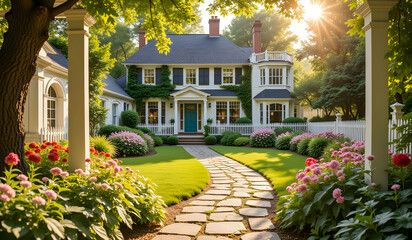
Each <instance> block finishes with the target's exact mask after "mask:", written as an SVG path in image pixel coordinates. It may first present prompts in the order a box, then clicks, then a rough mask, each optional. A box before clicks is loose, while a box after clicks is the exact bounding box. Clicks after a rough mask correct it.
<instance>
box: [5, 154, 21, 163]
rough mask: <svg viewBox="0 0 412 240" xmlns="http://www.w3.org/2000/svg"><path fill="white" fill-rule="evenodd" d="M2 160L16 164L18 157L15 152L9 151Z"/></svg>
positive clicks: (18, 160)
mask: <svg viewBox="0 0 412 240" xmlns="http://www.w3.org/2000/svg"><path fill="white" fill-rule="evenodd" d="M4 162H5V163H6V164H8V165H17V164H18V163H19V162H20V158H19V156H18V155H17V154H15V153H10V154H9V155H8V156H7V157H6V159H4Z"/></svg>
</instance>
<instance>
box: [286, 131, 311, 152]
mask: <svg viewBox="0 0 412 240" xmlns="http://www.w3.org/2000/svg"><path fill="white" fill-rule="evenodd" d="M314 136H315V135H314V134H311V133H310V132H305V133H302V134H300V135H297V136H294V137H293V138H292V139H291V140H290V143H289V144H290V147H289V149H290V150H292V151H297V150H298V145H299V143H300V141H301V140H302V139H304V138H312V137H314Z"/></svg>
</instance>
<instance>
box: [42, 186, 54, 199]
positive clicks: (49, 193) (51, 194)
mask: <svg viewBox="0 0 412 240" xmlns="http://www.w3.org/2000/svg"><path fill="white" fill-rule="evenodd" d="M44 195H46V197H47V198H48V199H53V200H54V199H56V198H57V193H55V192H54V191H53V190H50V189H49V190H46V191H45V192H44Z"/></svg>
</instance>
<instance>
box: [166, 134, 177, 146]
mask: <svg viewBox="0 0 412 240" xmlns="http://www.w3.org/2000/svg"><path fill="white" fill-rule="evenodd" d="M167 144H169V145H177V144H179V138H178V137H176V136H170V137H168V138H167Z"/></svg>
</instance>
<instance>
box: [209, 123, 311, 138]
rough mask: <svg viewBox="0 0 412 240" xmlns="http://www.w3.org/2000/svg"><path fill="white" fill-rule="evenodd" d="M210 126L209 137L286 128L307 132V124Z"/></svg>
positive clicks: (248, 133)
mask: <svg viewBox="0 0 412 240" xmlns="http://www.w3.org/2000/svg"><path fill="white" fill-rule="evenodd" d="M209 126H210V134H211V135H221V134H222V133H223V132H226V131H233V132H240V133H241V134H242V135H250V134H252V133H253V132H254V131H256V130H259V129H263V128H267V129H275V128H280V127H288V128H291V129H292V130H293V131H304V132H306V131H307V130H308V125H307V123H273V124H266V125H253V124H248V123H242V124H212V125H209Z"/></svg>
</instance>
